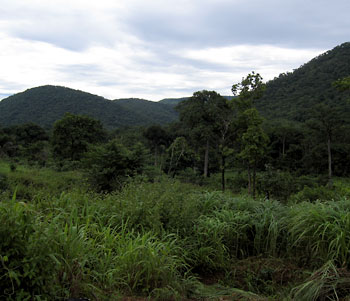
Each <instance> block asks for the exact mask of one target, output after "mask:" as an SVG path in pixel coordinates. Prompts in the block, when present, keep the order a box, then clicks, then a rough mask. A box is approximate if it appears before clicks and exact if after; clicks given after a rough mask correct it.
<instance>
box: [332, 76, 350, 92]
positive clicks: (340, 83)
mask: <svg viewBox="0 0 350 301" xmlns="http://www.w3.org/2000/svg"><path fill="white" fill-rule="evenodd" d="M332 85H333V87H335V88H337V89H338V90H339V91H349V90H350V76H347V77H344V78H341V79H338V80H336V81H335V82H333V83H332Z"/></svg>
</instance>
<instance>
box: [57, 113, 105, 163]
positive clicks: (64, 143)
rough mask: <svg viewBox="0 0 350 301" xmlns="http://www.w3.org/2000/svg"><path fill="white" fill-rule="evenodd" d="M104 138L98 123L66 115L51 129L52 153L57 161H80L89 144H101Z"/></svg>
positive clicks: (91, 119)
mask: <svg viewBox="0 0 350 301" xmlns="http://www.w3.org/2000/svg"><path fill="white" fill-rule="evenodd" d="M104 137H105V132H104V130H103V127H102V124H101V122H100V121H98V120H96V119H93V118H91V117H88V116H82V115H73V114H70V113H66V114H65V115H64V117H63V118H62V119H60V120H58V121H56V122H55V124H54V127H53V133H52V140H51V143H52V147H53V153H54V155H55V156H56V158H58V159H63V160H65V159H66V160H71V161H76V160H80V159H81V157H82V154H83V153H84V152H86V150H87V148H88V145H89V144H90V143H97V142H101V141H103V139H104Z"/></svg>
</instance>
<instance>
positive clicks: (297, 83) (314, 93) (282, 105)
mask: <svg viewBox="0 0 350 301" xmlns="http://www.w3.org/2000/svg"><path fill="white" fill-rule="evenodd" d="M349 75H350V43H349V42H348V43H344V44H342V45H340V46H337V47H335V48H334V49H332V50H329V51H327V52H325V53H324V54H321V55H320V56H318V57H316V58H314V59H312V60H311V61H310V62H308V63H306V64H304V65H302V66H301V67H300V68H298V69H296V70H294V71H293V72H289V73H283V74H280V75H279V77H277V78H275V79H274V80H271V81H269V82H268V83H267V86H266V92H265V94H264V96H263V98H262V99H260V100H259V101H257V102H256V106H257V108H258V110H259V111H260V112H261V113H262V115H263V116H264V117H265V118H267V119H276V118H280V119H290V120H294V121H301V122H303V121H305V120H306V119H307V118H308V113H309V111H310V109H311V108H312V107H313V106H314V105H315V104H318V103H326V104H328V105H331V106H336V107H339V106H340V107H342V111H343V113H344V114H349V108H348V105H347V99H348V98H349V95H348V94H347V93H340V92H339V91H337V90H336V89H335V88H334V87H333V86H332V83H333V82H334V81H336V80H337V79H339V78H343V77H346V76H349Z"/></svg>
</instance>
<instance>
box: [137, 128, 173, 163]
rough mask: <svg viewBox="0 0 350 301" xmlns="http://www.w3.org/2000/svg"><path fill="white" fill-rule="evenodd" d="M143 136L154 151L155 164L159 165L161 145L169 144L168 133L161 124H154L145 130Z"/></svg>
mask: <svg viewBox="0 0 350 301" xmlns="http://www.w3.org/2000/svg"><path fill="white" fill-rule="evenodd" d="M143 136H144V137H145V138H146V139H147V141H148V144H149V146H150V148H151V150H152V151H153V152H154V166H158V165H159V158H158V157H159V156H160V152H161V147H162V146H166V145H167V143H168V134H167V132H166V131H165V130H164V129H163V128H162V127H161V126H160V125H152V126H150V127H148V128H147V129H146V130H145V131H144V132H143Z"/></svg>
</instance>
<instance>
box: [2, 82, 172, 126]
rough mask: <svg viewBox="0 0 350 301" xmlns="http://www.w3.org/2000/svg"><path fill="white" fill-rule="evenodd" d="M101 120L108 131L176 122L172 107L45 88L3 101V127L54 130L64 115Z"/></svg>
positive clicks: (144, 101) (59, 88) (62, 88)
mask: <svg viewBox="0 0 350 301" xmlns="http://www.w3.org/2000/svg"><path fill="white" fill-rule="evenodd" d="M67 112H69V113H71V114H75V115H87V116H90V117H92V118H95V119H98V120H100V121H101V123H102V124H103V125H104V126H105V127H106V128H109V129H112V128H117V127H122V126H138V125H150V124H152V123H154V120H157V122H159V123H161V124H165V123H170V122H172V121H175V120H176V119H177V113H176V112H175V111H174V109H173V108H172V106H171V105H167V104H157V103H154V102H152V101H146V100H141V99H128V100H113V101H111V100H107V99H105V98H103V97H100V96H96V95H92V94H90V93H86V92H82V91H78V90H73V89H69V88H65V87H60V86H42V87H37V88H32V89H29V90H26V91H24V92H22V93H18V94H15V95H12V96H10V97H8V98H6V99H3V100H2V101H0V124H2V125H5V126H13V125H18V124H24V123H31V122H33V123H35V124H38V125H40V126H41V127H44V128H51V127H52V125H53V124H54V122H55V121H57V120H59V119H61V118H62V117H63V115H64V114H65V113H67Z"/></svg>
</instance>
